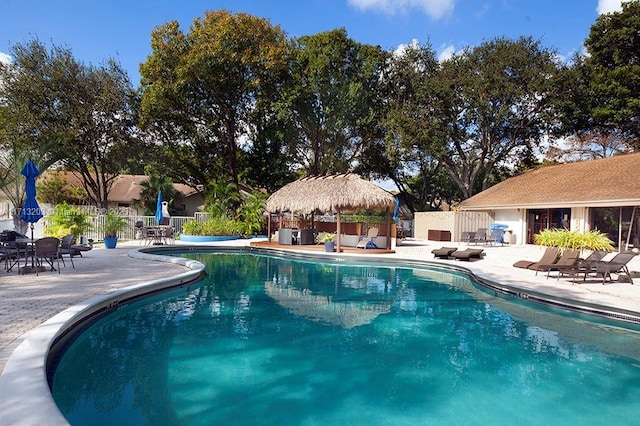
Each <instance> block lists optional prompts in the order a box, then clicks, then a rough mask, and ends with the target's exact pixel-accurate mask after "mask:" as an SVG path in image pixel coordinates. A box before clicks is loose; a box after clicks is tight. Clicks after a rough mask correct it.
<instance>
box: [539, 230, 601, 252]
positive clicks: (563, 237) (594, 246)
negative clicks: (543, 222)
mask: <svg viewBox="0 0 640 426" xmlns="http://www.w3.org/2000/svg"><path fill="white" fill-rule="evenodd" d="M534 240H535V242H536V244H539V245H541V246H547V247H559V248H560V249H575V250H580V251H582V250H605V251H613V249H614V248H613V241H611V239H609V237H608V236H607V234H603V233H602V232H600V231H598V230H594V231H587V232H585V233H580V232H576V231H569V230H567V229H545V230H543V231H541V232H540V233H538V234H536V235H535V236H534Z"/></svg>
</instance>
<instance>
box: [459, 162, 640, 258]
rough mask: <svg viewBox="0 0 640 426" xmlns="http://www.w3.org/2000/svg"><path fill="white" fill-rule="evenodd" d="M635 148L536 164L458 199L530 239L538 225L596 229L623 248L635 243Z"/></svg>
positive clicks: (638, 191)
mask: <svg viewBox="0 0 640 426" xmlns="http://www.w3.org/2000/svg"><path fill="white" fill-rule="evenodd" d="M638 206H640V153H633V154H625V155H618V156H615V157H610V158H603V159H598V160H591V161H580V162H575V163H566V164H557V165H549V166H542V167H538V168H536V169H533V170H529V171H526V172H524V173H522V174H521V175H518V176H515V177H512V178H509V179H507V180H505V181H503V182H500V183H498V184H497V185H494V186H492V187H491V188H488V189H487V190H485V191H482V192H481V193H479V194H476V195H474V196H473V197H471V198H469V199H467V200H465V201H463V202H462V203H461V204H460V210H462V211H464V212H485V213H488V214H489V215H490V217H491V218H492V220H493V221H494V222H496V223H500V224H505V225H507V226H508V228H509V229H510V230H511V232H512V233H513V237H512V241H511V242H512V243H516V244H529V243H533V236H534V235H535V234H536V233H538V232H540V231H541V230H543V229H552V228H566V229H570V230H575V231H578V232H585V231H589V230H599V231H601V232H604V233H606V234H608V236H609V238H611V240H613V242H614V243H615V244H616V245H617V246H618V247H622V248H630V247H634V248H638V247H640V240H639V236H640V232H639V231H638V226H639V225H640V218H639V216H640V209H638V208H637V207H638Z"/></svg>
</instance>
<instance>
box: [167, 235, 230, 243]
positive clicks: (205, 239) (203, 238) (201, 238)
mask: <svg viewBox="0 0 640 426" xmlns="http://www.w3.org/2000/svg"><path fill="white" fill-rule="evenodd" d="M239 238H240V237H239V236H237V235H188V234H181V235H180V241H183V242H187V243H213V242H217V241H230V240H237V239H239Z"/></svg>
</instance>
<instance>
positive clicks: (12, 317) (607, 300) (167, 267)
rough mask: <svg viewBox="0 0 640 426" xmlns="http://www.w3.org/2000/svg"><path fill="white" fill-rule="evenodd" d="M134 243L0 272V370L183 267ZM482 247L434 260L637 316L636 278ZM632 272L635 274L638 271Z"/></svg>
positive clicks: (421, 253)
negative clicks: (562, 268)
mask: <svg viewBox="0 0 640 426" xmlns="http://www.w3.org/2000/svg"><path fill="white" fill-rule="evenodd" d="M227 244H230V243H228V242H227V243H225V245H227ZM231 244H247V242H246V241H238V242H234V243H231ZM456 244H457V243H439V242H434V241H410V242H405V243H404V244H403V245H401V246H398V247H397V249H396V253H395V254H391V255H389V254H387V255H380V256H381V257H383V258H394V259H408V260H429V261H433V260H434V259H433V256H432V254H431V250H432V249H434V248H439V247H441V246H443V245H456ZM137 247H140V246H139V244H138V243H137V242H129V243H126V244H122V243H119V245H118V248H116V249H114V250H106V249H103V248H95V249H93V250H91V251H89V252H86V253H84V257H82V258H75V264H76V269H72V268H71V267H70V265H68V264H67V267H66V268H65V267H63V268H61V273H60V274H58V273H57V272H44V273H41V274H40V275H39V276H36V275H34V274H30V275H17V274H16V273H15V272H12V273H6V272H4V271H3V270H0V371H1V370H2V369H3V368H4V366H5V364H6V361H7V359H8V357H9V356H10V355H11V353H12V352H13V350H14V349H15V348H16V347H17V346H18V344H19V343H20V342H21V341H22V338H23V336H24V334H25V333H26V332H28V331H29V330H31V329H33V328H34V327H36V326H38V325H39V324H41V323H43V322H44V321H46V320H47V319H49V318H51V317H53V316H54V315H55V314H57V313H59V312H61V311H63V310H65V309H67V308H68V307H70V306H72V305H75V304H77V303H79V302H81V301H84V300H86V299H88V298H90V297H92V296H95V295H99V294H105V293H109V292H111V291H114V290H116V289H118V288H122V287H126V286H130V285H133V284H137V283H140V282H147V281H153V280H156V279H160V278H164V277H167V276H172V275H176V274H179V273H181V272H185V267H183V266H180V265H177V264H173V263H165V262H154V261H147V260H141V259H137V258H132V257H130V256H129V255H128V252H129V250H131V249H132V248H137ZM483 248H484V249H485V252H486V257H485V258H484V259H483V260H481V261H475V262H461V261H453V260H439V261H438V260H436V261H438V262H443V263H447V264H454V265H457V266H463V267H466V268H468V269H470V270H472V271H473V272H474V273H475V274H477V275H478V276H480V277H481V278H485V279H488V280H491V281H494V282H497V283H503V284H505V285H508V286H509V287H511V288H514V289H517V290H518V289H519V290H518V291H522V292H523V293H531V294H534V293H535V294H537V293H541V294H550V295H553V296H555V297H558V298H565V299H567V300H574V301H576V302H578V303H581V304H589V303H597V304H601V305H603V306H609V307H610V308H613V309H616V308H617V309H621V310H623V311H628V312H632V313H637V314H638V315H640V278H636V279H634V281H635V285H631V284H630V283H610V284H607V285H604V286H603V285H602V284H601V283H600V282H595V281H592V282H587V283H579V284H576V285H573V284H572V283H571V281H570V280H568V279H560V280H556V279H547V278H546V275H545V274H542V273H540V274H539V275H538V276H536V275H535V272H533V271H528V270H522V269H517V268H513V267H512V266H511V265H512V264H513V263H514V262H515V261H517V260H521V259H531V260H537V259H539V258H540V256H541V255H542V249H541V248H540V247H536V246H508V245H505V246H502V247H501V246H498V247H490V246H483ZM363 253H365V251H363ZM67 263H68V261H67ZM630 269H631V270H632V271H640V256H638V257H637V258H636V259H634V260H633V261H632V263H631V264H630ZM634 276H639V277H640V275H638V273H637V272H636V273H635V274H634Z"/></svg>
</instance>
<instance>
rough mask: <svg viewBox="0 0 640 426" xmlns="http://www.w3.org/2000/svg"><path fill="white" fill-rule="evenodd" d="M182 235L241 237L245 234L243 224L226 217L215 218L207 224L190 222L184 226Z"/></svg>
mask: <svg viewBox="0 0 640 426" xmlns="http://www.w3.org/2000/svg"><path fill="white" fill-rule="evenodd" d="M182 233H183V234H187V235H214V236H221V235H241V234H243V233H244V227H243V224H242V222H239V221H237V220H233V219H230V218H228V217H226V216H219V217H213V218H210V219H209V220H207V221H206V222H196V221H195V220H188V221H186V222H185V223H184V225H183V226H182Z"/></svg>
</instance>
